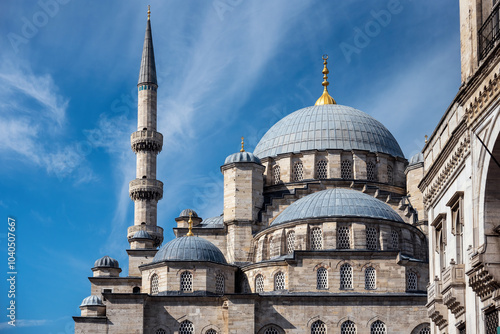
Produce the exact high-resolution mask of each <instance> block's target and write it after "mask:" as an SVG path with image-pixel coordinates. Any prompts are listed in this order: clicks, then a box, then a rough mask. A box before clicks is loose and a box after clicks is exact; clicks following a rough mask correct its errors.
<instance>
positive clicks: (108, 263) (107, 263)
mask: <svg viewBox="0 0 500 334" xmlns="http://www.w3.org/2000/svg"><path fill="white" fill-rule="evenodd" d="M94 268H119V265H118V261H116V260H115V259H113V258H111V257H109V256H107V255H106V256H103V257H101V258H100V259H99V260H97V261H95V262H94Z"/></svg>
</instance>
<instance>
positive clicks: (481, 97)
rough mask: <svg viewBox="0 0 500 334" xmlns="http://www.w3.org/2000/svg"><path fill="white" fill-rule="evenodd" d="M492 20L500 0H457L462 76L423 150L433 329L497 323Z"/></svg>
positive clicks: (489, 330) (499, 66)
mask: <svg viewBox="0 0 500 334" xmlns="http://www.w3.org/2000/svg"><path fill="white" fill-rule="evenodd" d="M499 21H500V1H498V0H460V44H461V45H460V50H461V51H460V52H461V73H462V84H461V86H460V89H459V91H458V93H457V95H456V97H455V98H454V100H453V102H452V103H451V104H450V106H449V107H448V109H447V110H446V112H445V113H444V115H443V117H442V118H441V120H440V121H439V124H438V125H437V127H436V128H435V129H434V132H433V133H432V135H431V136H430V138H429V139H428V141H427V142H426V144H425V146H424V149H423V152H422V153H423V158H422V159H423V161H422V162H423V179H422V181H421V182H420V183H419V185H418V187H419V189H420V190H421V191H422V194H423V202H424V214H425V215H426V216H427V217H426V218H427V221H428V222H429V247H430V250H429V265H430V268H429V269H430V271H429V275H430V283H429V285H428V297H427V299H428V301H427V312H428V315H429V317H430V318H431V320H432V326H431V327H432V333H460V334H462V333H478V334H483V333H485V334H494V333H497V328H498V326H499V316H498V310H499V308H500V164H499V162H500V138H499V133H500V121H499V119H498V118H499V117H500V110H499V109H500V82H499V81H500V47H499V44H500V24H499ZM422 162H421V163H422ZM415 163H418V162H417V161H415Z"/></svg>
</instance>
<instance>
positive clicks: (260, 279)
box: [255, 274, 264, 293]
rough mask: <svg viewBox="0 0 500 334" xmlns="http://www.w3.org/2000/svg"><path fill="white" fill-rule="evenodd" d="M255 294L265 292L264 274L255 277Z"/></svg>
mask: <svg viewBox="0 0 500 334" xmlns="http://www.w3.org/2000/svg"><path fill="white" fill-rule="evenodd" d="M255 292H256V293H260V292H264V276H262V274H258V275H257V276H255Z"/></svg>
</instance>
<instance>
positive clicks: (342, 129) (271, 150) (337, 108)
mask: <svg viewBox="0 0 500 334" xmlns="http://www.w3.org/2000/svg"><path fill="white" fill-rule="evenodd" d="M326 149H340V150H348V151H350V150H366V151H371V152H380V153H387V154H389V155H392V156H395V157H401V158H404V155H403V152H402V151H401V148H400V147H399V144H398V142H397V141H396V139H395V138H394V136H393V135H392V134H391V133H390V132H389V130H387V128H386V127H385V126H384V125H383V124H382V123H380V122H379V121H377V120H376V119H374V118H373V117H371V116H370V115H368V114H366V113H364V112H362V111H361V110H357V109H354V108H351V107H348V106H342V105H338V104H326V105H317V106H312V107H307V108H303V109H300V110H297V111H295V112H293V113H291V114H290V115H288V116H286V117H284V118H283V119H281V120H280V121H278V123H276V124H274V125H273V126H272V127H271V129H269V130H268V131H267V132H266V134H265V135H264V137H262V139H261V140H260V142H259V143H258V144H257V146H256V147H255V150H254V152H253V153H254V154H255V155H256V156H258V157H259V158H260V159H262V158H265V157H272V156H276V155H278V154H281V153H294V152H295V153H296V152H300V151H306V150H326Z"/></svg>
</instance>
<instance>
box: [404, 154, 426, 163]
mask: <svg viewBox="0 0 500 334" xmlns="http://www.w3.org/2000/svg"><path fill="white" fill-rule="evenodd" d="M420 162H424V155H423V153H422V152H418V153H417V154H415V155H414V156H412V157H411V158H410V162H409V164H408V165H409V166H411V165H416V164H418V163H420Z"/></svg>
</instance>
